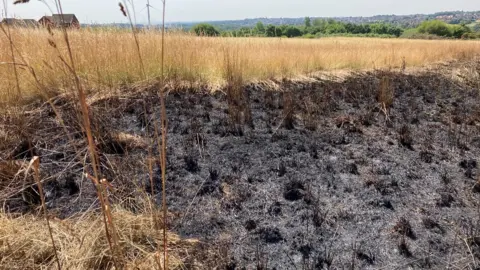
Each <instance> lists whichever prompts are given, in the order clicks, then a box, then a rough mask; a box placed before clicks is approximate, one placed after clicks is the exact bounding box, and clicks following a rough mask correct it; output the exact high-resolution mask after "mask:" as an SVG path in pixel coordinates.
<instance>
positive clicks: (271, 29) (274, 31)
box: [265, 24, 282, 37]
mask: <svg viewBox="0 0 480 270" xmlns="http://www.w3.org/2000/svg"><path fill="white" fill-rule="evenodd" d="M265 35H266V36H267V37H281V36H282V30H281V29H279V28H277V27H276V26H275V25H273V24H269V25H268V26H267V28H266V30H265Z"/></svg>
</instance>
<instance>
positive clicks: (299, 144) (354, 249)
mask: <svg viewBox="0 0 480 270" xmlns="http://www.w3.org/2000/svg"><path fill="white" fill-rule="evenodd" d="M385 77H386V78H388V80H389V81H390V84H391V87H392V89H390V90H393V96H392V97H393V104H392V105H391V106H390V107H384V106H383V104H382V100H378V99H377V97H378V96H379V95H378V91H379V85H380V80H382V78H385ZM281 85H282V91H287V92H291V93H289V94H285V93H284V92H282V91H279V92H268V91H262V90H261V89H257V88H258V86H253V85H252V86H248V87H246V88H245V96H244V97H243V98H244V99H246V100H247V101H248V102H246V103H247V104H248V106H246V107H245V108H239V112H240V113H239V116H238V115H237V116H238V117H230V116H229V110H228V101H227V98H228V97H227V96H226V95H224V94H221V93H217V94H215V95H211V94H204V93H192V92H189V93H173V92H172V93H170V94H169V95H168V97H167V115H168V150H167V151H168V162H167V163H168V168H167V169H168V182H167V194H168V197H167V201H168V205H169V210H170V211H171V212H172V213H174V214H175V215H174V217H173V218H172V220H171V224H170V225H171V229H172V230H173V231H174V232H176V233H179V234H180V235H182V236H185V237H196V238H199V239H200V240H202V242H204V243H207V244H208V245H207V246H208V247H210V248H212V250H219V249H220V248H219V249H215V248H214V247H215V246H218V247H222V248H221V252H219V253H218V254H220V253H221V254H222V255H221V256H220V255H218V254H217V255H216V256H213V255H211V256H210V255H208V254H209V253H208V252H202V251H200V250H199V251H198V254H191V256H192V257H195V256H198V258H197V259H195V258H188V259H187V260H186V267H187V268H188V267H189V266H192V265H193V264H194V263H193V262H194V261H201V262H202V263H203V265H204V266H203V267H204V268H205V269H210V268H213V267H214V266H219V265H220V266H221V268H225V269H326V268H329V267H330V268H332V269H380V268H382V269H407V268H409V267H410V269H425V268H430V269H445V268H448V267H455V268H459V269H468V268H469V267H470V268H471V269H473V268H475V265H478V264H479V262H480V246H479V242H480V241H475V240H476V239H477V238H478V236H479V235H480V224H479V222H480V216H479V215H480V213H479V210H478V209H479V207H480V204H479V199H480V193H479V192H478V188H477V189H476V188H475V187H476V185H475V184H476V179H478V177H479V168H478V164H477V159H478V157H479V156H480V102H479V101H480V92H479V89H476V88H472V87H470V86H469V85H467V84H460V83H458V82H455V81H452V80H450V79H449V78H447V77H444V76H441V75H438V74H433V73H421V74H417V75H406V74H401V73H390V72H375V73H367V74H360V75H354V76H351V77H349V78H347V79H345V80H343V81H324V80H315V82H309V83H294V82H283V83H282V84H281ZM244 106H245V105H244ZM286 107H288V108H286ZM92 111H93V115H94V118H95V119H96V120H95V121H94V122H95V123H96V130H99V132H98V134H112V133H114V132H124V133H127V134H131V135H136V136H138V137H139V138H143V139H151V138H154V135H153V133H154V125H153V121H157V125H158V124H159V123H160V121H159V120H160V109H159V102H158V97H157V95H156V94H155V92H154V91H153V90H152V91H145V92H143V93H142V94H137V95H134V96H132V97H130V98H128V99H120V98H109V99H105V100H101V101H98V102H95V103H93V104H92ZM292 112H293V114H292ZM249 113H251V118H252V121H248V114H249ZM47 115H48V114H47ZM292 115H293V118H292V119H290V118H291V117H292ZM44 117H47V118H48V116H44ZM232 119H237V122H236V123H232V122H231V121H232ZM245 119H246V120H245ZM43 121H44V122H43V123H47V124H44V125H45V126H47V127H50V128H51V127H52V126H53V127H56V128H57V129H58V132H59V133H61V132H62V129H61V128H59V127H58V125H55V119H54V118H52V117H50V118H49V119H45V118H43ZM285 121H288V125H285ZM45 126H40V127H38V132H33V135H32V138H33V141H34V142H35V145H36V148H35V150H36V151H37V152H38V153H39V154H40V155H41V158H42V164H43V165H42V166H43V171H44V172H46V173H47V172H48V174H49V175H54V176H55V177H54V178H55V179H53V180H52V181H51V183H50V185H51V186H55V188H51V190H55V193H52V194H51V196H50V197H49V199H48V204H49V206H50V208H52V210H53V209H55V210H56V211H57V213H58V215H60V216H68V215H71V214H73V213H76V212H79V211H84V210H86V209H88V208H89V207H90V205H91V204H92V202H94V198H95V192H94V189H93V187H92V185H91V183H89V182H88V181H87V180H85V179H83V178H82V174H81V173H82V168H83V167H82V166H81V165H78V164H77V165H75V164H74V165H72V163H69V162H70V161H71V159H73V158H72V156H73V155H72V152H74V151H73V150H72V149H70V151H69V149H64V150H62V152H64V153H65V154H64V155H60V156H59V155H54V154H55V153H56V151H54V150H53V149H54V148H58V147H59V146H58V145H61V144H63V145H66V144H67V140H66V138H65V137H64V136H63V137H59V138H45V137H43V136H42V134H41V132H40V131H41V130H42V128H44V129H45V128H46V127H45ZM68 128H72V129H74V127H70V126H69V127H68ZM99 136H102V135H99ZM79 138H81V136H79ZM101 138H102V139H103V140H104V141H107V142H106V143H104V144H103V146H104V147H105V149H107V150H108V151H106V150H105V151H104V152H103V153H102V154H101V158H100V159H101V161H102V164H103V169H102V173H103V176H104V177H106V178H107V179H109V180H111V181H112V184H113V185H114V186H115V187H116V188H117V189H118V191H117V193H115V194H114V195H113V196H112V197H113V198H112V199H114V200H115V199H117V200H118V201H122V202H125V201H126V200H125V198H128V199H129V202H130V203H128V204H127V203H126V204H125V205H126V206H128V207H131V209H132V211H139V210H138V208H137V207H136V206H135V202H136V201H140V199H139V195H138V194H137V193H136V192H135V190H137V189H138V188H139V187H140V188H145V189H146V190H147V191H148V192H150V191H151V190H152V188H153V189H154V191H155V192H156V194H160V191H161V182H160V169H159V168H158V164H157V165H156V166H154V179H153V180H154V187H152V186H151V185H150V180H149V174H148V169H147V168H148V167H147V165H146V164H147V161H146V158H147V153H148V151H147V148H146V147H138V146H137V147H133V146H132V144H128V143H123V144H122V143H111V140H114V139H113V137H112V136H110V135H109V136H107V135H105V136H103V137H101ZM78 140H79V141H80V139H78ZM98 143H99V144H101V140H98ZM69 147H71V146H69ZM20 148H21V149H23V150H25V149H24V148H25V147H24V145H21V147H20ZM66 148H67V147H66ZM79 148H80V149H82V150H84V149H85V148H81V146H80V147H79ZM99 148H101V147H99ZM12 149H13V148H12ZM157 150H158V149H157V148H156V147H154V149H153V151H154V153H155V155H157V153H158V151H157ZM23 152H25V151H23ZM17 154H18V155H19V153H17ZM57 154H58V153H57ZM84 154H85V153H84ZM68 166H70V167H68ZM65 168H68V171H67V172H64V169H65ZM53 183H57V184H53ZM156 199H157V201H158V202H161V197H160V196H158V197H157V198H156ZM132 205H133V206H132ZM7 206H9V207H10V211H18V210H19V209H23V210H25V207H24V208H21V207H20V206H21V203H20V202H19V200H18V198H17V199H15V198H11V199H10V200H9V201H7ZM476 237H477V238H476Z"/></svg>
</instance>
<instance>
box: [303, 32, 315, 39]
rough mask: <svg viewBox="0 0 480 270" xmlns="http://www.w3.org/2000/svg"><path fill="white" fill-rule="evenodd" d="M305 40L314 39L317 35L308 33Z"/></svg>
mask: <svg viewBox="0 0 480 270" xmlns="http://www.w3.org/2000/svg"><path fill="white" fill-rule="evenodd" d="M303 38H309V39H314V38H315V35H313V34H310V33H308V34H305V35H303Z"/></svg>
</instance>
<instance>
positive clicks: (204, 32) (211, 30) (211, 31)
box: [191, 23, 220, 37]
mask: <svg viewBox="0 0 480 270" xmlns="http://www.w3.org/2000/svg"><path fill="white" fill-rule="evenodd" d="M191 31H192V32H193V33H195V34H196V35H197V36H208V37H215V36H218V35H220V32H219V31H218V30H217V29H216V28H215V27H214V26H213V25H211V24H208V23H200V24H197V25H195V26H194V27H193V28H192V30H191Z"/></svg>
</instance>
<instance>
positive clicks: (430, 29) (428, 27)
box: [418, 20, 452, 37]
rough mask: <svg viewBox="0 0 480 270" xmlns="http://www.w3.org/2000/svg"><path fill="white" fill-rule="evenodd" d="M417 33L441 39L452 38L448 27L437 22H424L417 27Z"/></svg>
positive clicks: (443, 23)
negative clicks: (440, 37)
mask: <svg viewBox="0 0 480 270" xmlns="http://www.w3.org/2000/svg"><path fill="white" fill-rule="evenodd" d="M418 32H419V33H421V34H431V35H437V36H442V37H450V36H452V32H451V29H450V27H449V25H448V24H447V23H445V22H442V21H439V20H433V21H425V22H423V23H422V24H420V26H419V27H418Z"/></svg>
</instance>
